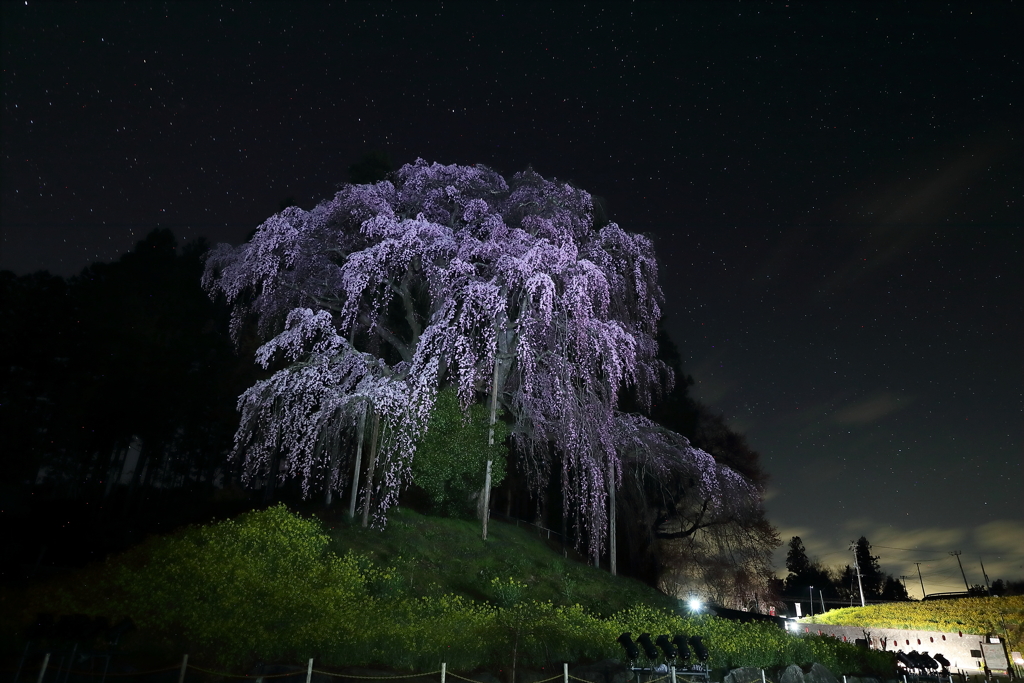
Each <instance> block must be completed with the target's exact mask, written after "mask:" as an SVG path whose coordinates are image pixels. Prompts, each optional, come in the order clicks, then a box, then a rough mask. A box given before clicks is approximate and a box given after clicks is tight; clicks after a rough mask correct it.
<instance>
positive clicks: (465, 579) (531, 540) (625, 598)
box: [325, 509, 678, 616]
mask: <svg viewBox="0 0 1024 683" xmlns="http://www.w3.org/2000/svg"><path fill="white" fill-rule="evenodd" d="M325 528H326V530H327V532H328V533H329V534H330V536H331V538H332V541H331V546H330V547H331V549H332V550H334V551H335V552H337V553H338V554H339V555H344V554H345V553H347V552H355V553H359V554H361V555H365V556H366V557H369V558H370V559H372V560H373V561H374V562H375V563H377V564H378V565H381V566H388V567H393V568H394V570H395V572H394V573H395V583H396V586H395V589H396V590H401V591H403V592H406V593H408V594H411V595H415V596H418V597H425V596H438V595H442V594H454V595H459V596H462V597H464V598H468V599H471V600H486V601H490V602H494V603H495V604H499V603H501V602H502V601H503V600H504V601H507V599H508V596H505V597H502V596H499V595H496V594H495V592H494V589H493V587H492V585H491V583H492V581H493V580H494V579H501V580H503V581H507V580H508V579H514V580H515V581H516V582H519V583H522V584H525V586H526V587H525V588H524V589H523V590H522V597H524V598H528V599H530V600H538V601H542V602H544V601H550V602H552V603H554V604H556V605H565V606H571V605H575V604H577V603H578V604H580V605H582V606H583V607H584V608H585V609H587V610H588V611H589V612H591V613H593V614H597V615H599V616H609V615H611V614H614V613H615V612H619V611H621V610H624V609H628V608H630V607H633V606H636V605H646V606H649V607H651V608H656V609H666V610H675V609H676V608H677V604H678V601H677V600H675V599H674V598H670V597H668V596H667V595H665V594H664V593H662V592H660V591H658V590H655V589H654V588H651V587H650V586H648V585H647V584H645V583H642V582H640V581H637V580H635V579H630V578H624V577H615V576H612V575H611V574H610V573H609V572H608V571H607V570H602V569H598V568H596V567H593V566H589V565H587V564H586V563H584V562H579V561H576V560H577V559H582V558H579V556H578V555H577V554H576V553H575V552H574V551H573V550H572V549H571V548H570V549H568V551H567V553H566V554H567V555H568V557H565V556H563V553H562V548H561V545H560V544H559V543H558V542H557V541H549V540H547V539H546V538H545V537H544V536H542V535H541V534H540V533H539V532H538V530H536V529H535V528H533V527H528V526H526V525H523V526H520V527H517V526H515V525H514V524H508V523H505V522H501V521H498V520H494V519H492V520H491V522H490V524H489V526H488V538H487V540H486V541H484V540H482V539H481V538H480V522H478V521H475V520H472V521H470V520H462V519H451V518H445V517H433V516H427V515H421V514H419V513H417V512H414V511H412V510H409V509H400V510H393V511H392V513H391V514H390V517H389V521H388V525H387V528H385V529H384V530H383V531H381V530H379V529H372V528H367V529H364V528H362V527H361V526H360V525H359V522H358V519H357V520H356V521H355V522H354V523H349V522H348V521H347V518H346V516H345V515H337V516H332V517H329V518H326V519H325Z"/></svg>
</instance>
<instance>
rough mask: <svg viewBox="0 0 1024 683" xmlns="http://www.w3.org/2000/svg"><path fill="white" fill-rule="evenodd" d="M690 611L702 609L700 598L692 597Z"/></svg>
mask: <svg viewBox="0 0 1024 683" xmlns="http://www.w3.org/2000/svg"><path fill="white" fill-rule="evenodd" d="M690 611H691V612H699V611H700V600H698V599H697V598H691V599H690Z"/></svg>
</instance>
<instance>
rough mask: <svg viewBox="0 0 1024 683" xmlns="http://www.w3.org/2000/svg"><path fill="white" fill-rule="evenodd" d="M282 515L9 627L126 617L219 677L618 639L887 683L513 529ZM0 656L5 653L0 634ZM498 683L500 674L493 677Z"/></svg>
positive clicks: (865, 669) (250, 517)
mask: <svg viewBox="0 0 1024 683" xmlns="http://www.w3.org/2000/svg"><path fill="white" fill-rule="evenodd" d="M331 526H332V525H331V524H330V522H328V523H327V524H326V525H324V524H322V523H321V522H319V521H318V520H314V519H307V518H303V517H301V516H299V515H296V514H294V513H292V512H290V511H289V510H287V509H286V508H285V507H284V506H276V507H272V508H270V509H267V510H263V511H259V512H251V513H247V514H245V515H242V516H240V517H238V518H236V519H233V520H226V521H223V522H218V523H215V524H210V525H206V526H199V527H189V528H186V529H182V530H180V531H178V532H176V533H174V534H171V535H169V536H162V537H153V538H150V539H148V540H147V541H145V542H144V543H142V544H140V545H138V546H136V547H134V548H132V549H131V550H129V551H127V552H125V553H123V554H121V555H118V556H114V557H111V558H109V559H108V560H107V561H106V562H103V563H101V564H97V565H94V566H92V567H89V568H86V569H84V570H82V571H80V572H76V573H74V574H72V575H67V576H65V577H62V578H60V579H57V580H54V581H51V582H49V583H47V584H44V585H39V586H36V587H34V588H33V589H32V590H29V591H27V592H19V593H18V594H8V595H6V596H4V601H3V604H4V609H5V610H7V609H14V610H15V611H17V612H18V614H17V619H9V618H6V617H5V619H3V620H2V621H3V622H4V623H5V624H6V626H5V629H4V630H6V629H7V628H9V627H10V626H12V625H14V624H18V623H20V624H21V625H22V626H24V625H27V624H28V623H30V622H31V621H32V619H33V618H34V615H35V614H37V613H40V612H50V613H54V614H74V613H81V614H87V615H90V616H93V617H105V618H107V619H109V620H111V621H112V622H113V621H114V620H118V619H120V618H122V617H124V616H129V617H131V618H132V619H133V620H134V621H135V623H136V624H137V625H138V631H137V632H136V633H135V634H133V636H132V639H131V641H130V642H129V643H127V644H126V645H125V647H126V648H127V649H128V650H129V651H131V652H135V653H138V654H140V655H141V654H144V655H146V656H147V657H148V658H149V660H150V661H152V662H154V663H156V662H162V663H166V662H167V661H172V662H173V661H174V660H175V659H176V658H178V657H180V656H181V653H182V652H188V653H189V654H190V661H195V662H196V663H202V662H206V663H209V664H211V665H212V664H216V665H218V666H219V667H221V668H222V670H224V668H231V669H234V670H238V669H243V668H247V667H249V666H250V665H251V664H252V663H253V662H255V661H256V660H263V661H278V662H301V661H305V659H307V658H309V657H313V658H315V659H316V661H317V662H318V666H320V667H332V666H333V667H343V666H378V667H380V666H386V667H391V668H397V669H402V670H406V671H420V672H428V671H435V670H437V669H438V668H439V667H440V664H441V662H446V663H447V664H448V667H449V670H452V671H464V672H468V671H474V670H479V669H483V668H488V669H492V670H497V669H500V668H504V667H519V668H520V669H523V668H534V669H540V668H543V667H548V666H557V665H558V664H559V663H561V662H570V663H574V664H576V663H583V662H589V661H597V660H602V659H607V658H618V657H620V656H621V649H620V646H619V645H618V644H617V642H616V638H617V637H618V636H619V634H620V633H622V632H623V631H630V632H632V633H633V635H634V637H635V636H636V635H638V634H639V633H642V632H645V631H646V632H650V633H652V634H655V635H657V634H660V633H667V634H677V633H683V634H687V635H701V636H704V638H705V640H706V642H707V645H708V649H709V650H710V652H711V659H710V661H709V664H710V666H712V667H713V668H714V669H717V670H718V671H719V672H722V671H724V670H726V669H731V668H734V667H738V666H756V667H765V668H773V667H781V666H785V665H788V664H791V663H797V664H803V665H807V664H810V663H812V662H821V663H822V664H824V665H825V666H827V667H829V668H830V669H832V671H834V672H836V673H837V674H844V673H846V674H873V675H878V676H887V675H888V674H890V673H891V672H892V669H893V662H892V659H891V656H890V655H889V654H887V653H878V652H867V651H861V650H858V649H857V648H854V647H852V646H850V645H847V644H845V643H842V642H839V641H837V640H835V639H831V638H820V637H793V636H790V635H789V634H787V633H786V632H784V631H783V630H781V629H779V628H777V627H775V626H774V625H770V624H738V623H734V622H730V621H725V620H722V619H718V618H716V617H710V616H707V615H682V614H680V613H678V612H677V611H676V610H674V609H673V607H674V601H672V600H670V599H668V598H667V597H666V596H663V595H661V594H659V593H657V592H656V591H654V590H653V589H651V588H649V587H646V586H644V585H642V584H639V583H637V582H635V581H632V580H627V579H621V578H615V577H611V576H609V575H608V574H607V573H606V572H602V571H600V570H597V569H594V568H591V567H586V566H583V565H580V564H578V563H576V562H574V561H572V560H571V559H569V558H566V557H563V556H562V554H561V553H558V552H555V551H554V550H552V549H550V548H548V547H546V545H545V543H544V542H542V541H541V540H539V539H537V538H536V537H535V536H533V535H531V533H530V532H528V531H526V530H524V529H517V528H516V527H514V526H509V525H503V524H498V523H496V524H494V525H493V526H492V532H491V535H490V538H489V539H488V541H486V542H484V541H481V540H480V538H479V535H478V527H477V526H476V524H474V523H472V522H463V521H457V520H450V519H440V518H432V517H423V516H420V515H417V514H415V513H412V512H409V511H403V512H401V513H400V514H397V515H395V516H394V517H393V518H392V523H391V524H390V525H389V527H388V529H387V530H386V531H384V532H379V531H374V530H372V529H371V530H367V529H361V528H358V527H352V526H349V525H347V524H340V523H335V524H333V528H331ZM4 635H5V636H11V637H5V638H4V640H5V642H6V643H7V647H15V648H16V647H18V646H19V643H18V638H17V636H16V634H14V633H8V634H4ZM506 670H507V669H506Z"/></svg>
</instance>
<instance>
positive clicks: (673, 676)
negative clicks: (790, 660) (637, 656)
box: [672, 666, 764, 683]
mask: <svg viewBox="0 0 1024 683" xmlns="http://www.w3.org/2000/svg"><path fill="white" fill-rule="evenodd" d="M672 683H676V668H675V667H674V666H673V667H672ZM761 683H764V681H762V682H761Z"/></svg>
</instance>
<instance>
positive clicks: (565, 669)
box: [562, 662, 569, 683]
mask: <svg viewBox="0 0 1024 683" xmlns="http://www.w3.org/2000/svg"><path fill="white" fill-rule="evenodd" d="M562 681H563V683H569V664H568V663H566V662H563V663H562Z"/></svg>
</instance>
